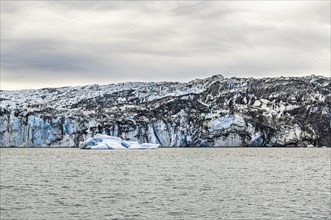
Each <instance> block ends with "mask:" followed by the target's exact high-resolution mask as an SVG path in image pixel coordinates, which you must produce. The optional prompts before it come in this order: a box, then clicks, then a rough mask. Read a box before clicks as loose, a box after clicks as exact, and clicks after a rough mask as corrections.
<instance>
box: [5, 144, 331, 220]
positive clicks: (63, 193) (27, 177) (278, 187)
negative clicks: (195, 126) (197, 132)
mask: <svg viewBox="0 0 331 220" xmlns="http://www.w3.org/2000/svg"><path fill="white" fill-rule="evenodd" d="M0 152H1V182H0V184H1V186H0V187H1V191H0V193H1V194H0V196H1V197H0V199H1V203H0V205H1V210H0V211H1V212H0V214H1V215H0V219H1V220H3V219H153V220H155V219H226V220H228V219H291V220H294V219H300V220H302V219H331V191H330V190H331V186H330V185H331V176H330V175H331V170H330V169H331V149H330V148H327V149H316V148H185V149H184V148H164V149H158V150H128V151H111V150H107V151H93V150H90V151H89V150H79V149H73V148H71V149H61V148H57V149H49V148H48V149H42V148H37V149H32V148H29V149H26V148H19V149H13V148H5V149H4V148H2V149H1V150H0Z"/></svg>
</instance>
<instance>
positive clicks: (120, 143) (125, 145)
mask: <svg viewBox="0 0 331 220" xmlns="http://www.w3.org/2000/svg"><path fill="white" fill-rule="evenodd" d="M159 146H160V145H159V144H152V143H142V144H139V143H138V142H137V141H125V140H122V139H121V138H119V137H114V136H108V135H103V134H96V135H95V136H94V137H91V138H88V139H86V141H84V142H81V143H80V144H79V148H81V149H92V150H108V149H116V150H126V149H157V148H159Z"/></svg>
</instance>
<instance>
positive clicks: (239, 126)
mask: <svg viewBox="0 0 331 220" xmlns="http://www.w3.org/2000/svg"><path fill="white" fill-rule="evenodd" d="M330 93H331V80H330V78H328V77H322V76H314V75H312V76H307V77H279V78H262V79H254V78H229V79H228V78H226V79H224V78H223V76H221V75H215V76H212V77H209V78H206V79H196V80H192V81H189V82H186V83H179V82H157V83H154V82H146V83H143V82H128V83H118V84H110V85H90V86H76V87H61V88H45V89H38V90H20V91H1V92H0V120H1V124H0V145H1V146H45V147H47V146H49V147H51V146H78V145H79V142H81V141H83V140H86V139H87V138H89V137H92V136H93V135H95V134H96V133H101V134H106V135H112V136H118V137H121V138H122V139H124V140H130V141H138V142H140V143H142V142H150V143H155V144H160V145H161V146H308V145H311V144H312V145H314V146H324V145H328V144H329V143H331V138H330V136H331V134H330V126H331V121H330V117H331V111H330V109H331V107H330V102H331V101H330V100H331V97H330Z"/></svg>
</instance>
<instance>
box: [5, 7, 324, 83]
mask: <svg viewBox="0 0 331 220" xmlns="http://www.w3.org/2000/svg"><path fill="white" fill-rule="evenodd" d="M219 73H221V74H223V75H224V76H225V77H232V76H237V77H251V76H253V77H271V76H281V75H283V76H303V75H311V74H316V75H324V76H328V77H329V76H330V1H278V2H277V1H256V2H254V1H249V2H247V1H246V2H245V1H234V2H233V1H232V2H231V1H207V2H199V1H181V2H177V1H168V2H167V1H160V2H150V1H138V2H121V1H97V2H96V1H15V2H13V1H3V0H2V1H1V89H26V88H44V87H55V86H68V85H72V86H74V85H86V84H94V83H100V84H109V83H114V82H122V81H164V80H166V81H188V80H192V79H196V78H204V77H208V76H211V75H214V74H219Z"/></svg>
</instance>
